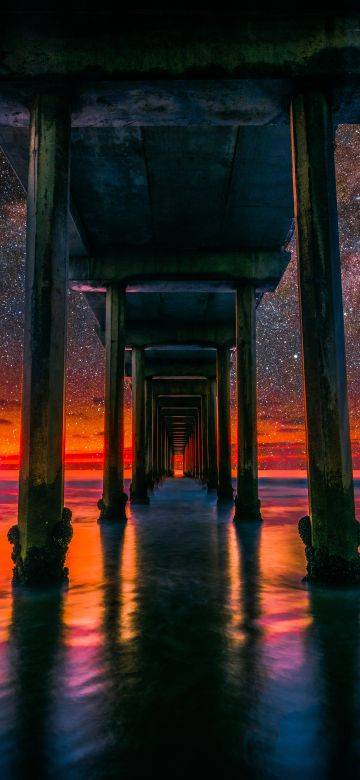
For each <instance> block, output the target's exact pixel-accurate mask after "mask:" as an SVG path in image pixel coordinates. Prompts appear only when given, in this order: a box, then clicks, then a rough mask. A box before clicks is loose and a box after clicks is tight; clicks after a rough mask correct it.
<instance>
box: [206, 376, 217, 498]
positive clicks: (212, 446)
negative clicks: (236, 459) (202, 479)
mask: <svg viewBox="0 0 360 780" xmlns="http://www.w3.org/2000/svg"><path fill="white" fill-rule="evenodd" d="M208 458H209V476H208V489H209V490H216V489H217V486H218V466H217V450H216V381H215V379H210V380H209V396H208Z"/></svg>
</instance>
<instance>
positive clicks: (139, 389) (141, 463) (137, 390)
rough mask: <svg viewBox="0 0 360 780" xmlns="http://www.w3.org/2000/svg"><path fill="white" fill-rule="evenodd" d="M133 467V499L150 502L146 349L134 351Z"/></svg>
mask: <svg viewBox="0 0 360 780" xmlns="http://www.w3.org/2000/svg"><path fill="white" fill-rule="evenodd" d="M132 402H133V423H132V425H133V468H132V482H131V501H133V502H139V503H148V501H149V499H148V495H147V485H146V450H145V447H146V437H145V372H144V350H143V349H142V348H141V347H140V348H139V347H135V348H134V349H133V351H132Z"/></svg>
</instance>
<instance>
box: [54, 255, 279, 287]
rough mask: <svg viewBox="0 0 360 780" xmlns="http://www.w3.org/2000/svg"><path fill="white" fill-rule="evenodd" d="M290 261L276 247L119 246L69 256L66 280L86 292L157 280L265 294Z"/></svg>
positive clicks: (156, 282) (154, 284)
mask: <svg viewBox="0 0 360 780" xmlns="http://www.w3.org/2000/svg"><path fill="white" fill-rule="evenodd" d="M289 260H290V253H289V252H285V251H279V250H276V249H274V250H273V249H269V250H252V249H249V250H247V249H240V250H238V251H228V250H205V249H204V250H196V249H194V250H188V251H186V250H178V249H166V250H165V249H151V248H147V249H141V248H134V247H119V248H118V249H117V250H116V251H114V253H113V254H112V255H111V256H107V257H87V258H84V257H72V258H71V259H70V267H69V275H70V277H69V278H70V279H71V280H72V287H73V289H78V290H80V291H85V292H89V291H91V289H94V290H99V289H100V290H103V289H105V288H106V286H107V285H108V284H110V283H114V282H116V283H121V284H126V285H127V287H128V289H129V290H131V291H135V290H137V289H142V285H144V284H145V285H147V286H146V289H148V287H149V285H150V287H151V289H162V287H161V282H165V283H168V282H169V281H170V282H171V281H173V282H174V281H176V282H181V281H183V282H186V283H187V282H189V281H194V280H196V281H209V282H225V283H228V284H229V283H230V284H229V288H230V289H236V286H237V285H238V284H244V283H248V284H253V285H254V286H255V287H256V289H257V290H258V291H259V292H264V291H266V290H274V289H275V288H276V286H277V284H278V283H279V281H280V279H281V277H282V275H283V273H284V271H285V269H286V267H287V265H288V263H289ZM150 287H149V289H150ZM180 289H181V285H180V286H179V291H180ZM185 289H187V287H186V286H185Z"/></svg>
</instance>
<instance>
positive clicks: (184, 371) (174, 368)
mask: <svg viewBox="0 0 360 780" xmlns="http://www.w3.org/2000/svg"><path fill="white" fill-rule="evenodd" d="M131 373H132V366H131V355H130V353H127V354H126V359H125V376H127V377H131ZM215 376H216V363H215V361H214V362H213V363H210V362H209V361H202V360H199V361H198V362H197V363H195V362H194V361H187V362H184V363H179V362H178V361H174V360H173V359H172V357H171V356H169V362H168V363H167V364H166V363H165V362H164V361H161V362H160V361H149V362H146V358H145V377H146V378H150V379H153V378H154V379H156V378H158V377H164V378H165V377H171V378H174V377H189V378H190V377H194V378H196V377H206V378H207V379H211V378H214V377H215Z"/></svg>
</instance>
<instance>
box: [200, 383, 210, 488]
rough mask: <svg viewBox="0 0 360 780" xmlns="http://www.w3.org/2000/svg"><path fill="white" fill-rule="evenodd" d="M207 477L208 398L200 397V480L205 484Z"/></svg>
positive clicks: (204, 395) (205, 396)
mask: <svg viewBox="0 0 360 780" xmlns="http://www.w3.org/2000/svg"><path fill="white" fill-rule="evenodd" d="M208 477H209V440H208V396H207V393H204V394H203V395H202V397H201V479H202V481H203V482H205V483H207V481H208Z"/></svg>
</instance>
